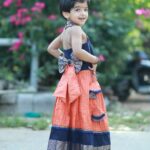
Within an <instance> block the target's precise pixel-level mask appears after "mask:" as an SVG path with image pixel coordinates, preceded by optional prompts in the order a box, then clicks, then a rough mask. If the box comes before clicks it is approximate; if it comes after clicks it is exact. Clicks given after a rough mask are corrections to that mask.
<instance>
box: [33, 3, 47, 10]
mask: <svg viewBox="0 0 150 150" xmlns="http://www.w3.org/2000/svg"><path fill="white" fill-rule="evenodd" d="M34 5H35V7H38V8H41V9H43V8H45V3H43V2H36V3H35V4H34Z"/></svg>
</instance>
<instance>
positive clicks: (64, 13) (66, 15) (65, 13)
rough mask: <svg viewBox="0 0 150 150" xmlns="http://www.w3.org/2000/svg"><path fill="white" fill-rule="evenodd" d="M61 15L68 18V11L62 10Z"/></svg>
mask: <svg viewBox="0 0 150 150" xmlns="http://www.w3.org/2000/svg"><path fill="white" fill-rule="evenodd" d="M62 15H63V16H64V17H65V18H66V19H67V20H68V19H69V16H70V15H69V12H62Z"/></svg>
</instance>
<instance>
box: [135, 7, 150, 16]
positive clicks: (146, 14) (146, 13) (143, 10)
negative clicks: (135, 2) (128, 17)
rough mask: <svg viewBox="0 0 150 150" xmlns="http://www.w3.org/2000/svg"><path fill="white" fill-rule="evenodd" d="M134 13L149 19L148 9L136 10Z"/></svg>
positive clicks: (149, 10) (149, 11)
mask: <svg viewBox="0 0 150 150" xmlns="http://www.w3.org/2000/svg"><path fill="white" fill-rule="evenodd" d="M135 13H136V14H137V15H138V16H140V15H144V16H145V17H150V9H144V8H141V9H137V10H136V11H135Z"/></svg>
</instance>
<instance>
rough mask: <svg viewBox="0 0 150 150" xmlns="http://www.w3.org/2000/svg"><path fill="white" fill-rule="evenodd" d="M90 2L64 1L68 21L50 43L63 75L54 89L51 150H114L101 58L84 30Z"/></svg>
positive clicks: (49, 143) (62, 5) (50, 50)
mask: <svg viewBox="0 0 150 150" xmlns="http://www.w3.org/2000/svg"><path fill="white" fill-rule="evenodd" d="M88 3H89V0H60V11H61V14H62V16H63V17H64V18H65V19H66V20H67V24H66V26H65V27H64V31H63V32H62V33H61V34H60V35H59V36H58V37H56V39H54V40H53V41H52V42H51V43H50V45H49V46H48V52H49V53H50V54H51V55H53V56H54V57H56V58H58V67H59V72H60V73H62V77H61V79H60V81H59V83H58V85H57V88H56V90H55V92H54V96H56V103H55V107H54V112H53V117H52V128H51V134H50V138H49V142H48V148H47V150H110V133H109V128H108V118H107V114H106V107H105V104H104V99H103V94H102V91H101V87H100V85H99V83H98V82H97V79H96V75H95V74H96V64H97V63H98V62H99V59H98V57H96V56H94V55H93V49H92V46H91V42H90V40H89V38H88V37H87V35H86V34H85V32H84V31H83V30H82V26H83V25H84V24H85V22H86V21H87V19H88ZM61 47H63V51H61V50H60V49H59V48H61Z"/></svg>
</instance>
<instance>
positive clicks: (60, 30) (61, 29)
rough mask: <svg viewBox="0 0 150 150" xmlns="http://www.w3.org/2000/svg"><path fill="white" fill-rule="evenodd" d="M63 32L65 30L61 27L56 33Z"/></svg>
mask: <svg viewBox="0 0 150 150" xmlns="http://www.w3.org/2000/svg"><path fill="white" fill-rule="evenodd" d="M63 30H64V28H63V27H59V28H57V30H56V33H58V34H59V33H62V32H63Z"/></svg>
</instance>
